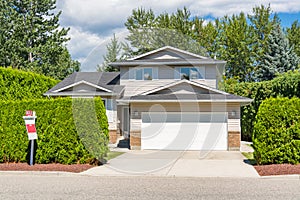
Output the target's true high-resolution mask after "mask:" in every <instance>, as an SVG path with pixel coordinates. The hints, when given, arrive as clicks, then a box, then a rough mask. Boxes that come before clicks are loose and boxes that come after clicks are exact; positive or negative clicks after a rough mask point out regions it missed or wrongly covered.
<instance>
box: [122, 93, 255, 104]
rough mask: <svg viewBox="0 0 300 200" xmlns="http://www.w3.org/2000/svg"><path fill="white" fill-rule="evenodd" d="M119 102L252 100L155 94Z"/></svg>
mask: <svg viewBox="0 0 300 200" xmlns="http://www.w3.org/2000/svg"><path fill="white" fill-rule="evenodd" d="M119 101H120V102H131V103H132V102H210V103H211V102H214V103H218V102H219V103H229V102H232V103H234V102H236V103H244V104H248V103H251V102H252V101H253V100H252V99H249V98H246V97H241V96H236V95H233V94H155V95H137V96H132V97H127V98H123V99H120V100H119Z"/></svg>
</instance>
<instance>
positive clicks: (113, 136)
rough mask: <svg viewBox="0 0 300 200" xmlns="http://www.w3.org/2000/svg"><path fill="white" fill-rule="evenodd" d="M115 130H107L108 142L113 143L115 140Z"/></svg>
mask: <svg viewBox="0 0 300 200" xmlns="http://www.w3.org/2000/svg"><path fill="white" fill-rule="evenodd" d="M117 138H118V135H117V130H109V143H111V144H115V143H116V142H117Z"/></svg>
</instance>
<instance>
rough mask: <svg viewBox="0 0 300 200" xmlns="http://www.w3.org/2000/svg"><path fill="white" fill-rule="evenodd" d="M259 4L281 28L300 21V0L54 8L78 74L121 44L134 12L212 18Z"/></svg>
mask: <svg viewBox="0 0 300 200" xmlns="http://www.w3.org/2000/svg"><path fill="white" fill-rule="evenodd" d="M262 4H263V5H265V6H267V5H268V4H270V6H271V9H272V10H273V11H274V12H276V13H277V14H278V15H279V17H280V19H281V23H282V26H283V27H290V26H291V24H292V23H293V22H294V21H295V20H299V22H300V0H288V1H287V0H242V1H241V0H209V1H208V0H57V9H58V10H61V11H62V14H61V16H60V24H61V26H63V27H70V31H69V37H70V38H71V40H70V41H69V42H68V44H67V47H68V49H69V52H70V53H71V56H72V58H73V59H75V60H78V61H79V62H80V63H81V71H96V68H97V65H98V64H101V63H102V62H103V56H104V55H105V52H106V45H107V44H109V42H110V40H111V38H112V36H113V34H114V33H115V34H116V36H117V38H118V39H119V40H120V41H123V40H124V39H125V37H126V35H127V34H128V32H127V30H126V28H125V26H124V23H125V22H126V19H127V17H129V16H130V15H131V13H132V10H133V9H136V8H140V7H143V8H145V9H150V8H151V9H152V10H153V11H154V13H155V14H160V13H165V12H167V13H173V12H176V10H177V9H182V8H183V7H184V6H185V7H187V8H188V9H189V10H190V11H191V13H192V16H199V17H202V18H204V19H208V18H210V19H211V18H217V17H223V16H225V15H232V14H239V13H240V12H241V11H243V12H244V13H247V14H248V13H249V14H251V12H252V8H253V7H255V6H259V5H262Z"/></svg>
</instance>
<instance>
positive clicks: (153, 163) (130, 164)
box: [82, 150, 259, 178]
mask: <svg viewBox="0 0 300 200" xmlns="http://www.w3.org/2000/svg"><path fill="white" fill-rule="evenodd" d="M245 159H246V158H245V157H244V156H243V155H242V154H241V152H238V151H208V152H204V151H201V152H200V151H150V150H147V151H128V152H126V153H124V154H123V155H121V156H118V157H116V158H114V159H112V160H110V161H109V162H108V163H107V164H105V165H103V166H99V167H94V168H91V169H89V170H87V171H85V172H83V173H82V174H85V175H91V176H134V175H146V176H167V177H252V178H257V177H259V175H258V174H257V172H256V170H255V169H254V167H253V166H251V165H249V164H247V163H246V162H245Z"/></svg>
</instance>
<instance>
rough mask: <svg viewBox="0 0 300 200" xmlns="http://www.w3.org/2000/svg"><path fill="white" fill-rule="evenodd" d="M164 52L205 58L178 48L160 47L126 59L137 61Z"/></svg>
mask: <svg viewBox="0 0 300 200" xmlns="http://www.w3.org/2000/svg"><path fill="white" fill-rule="evenodd" d="M164 50H169V51H174V52H178V53H182V54H186V55H190V56H193V57H195V58H200V59H206V58H207V57H204V56H200V55H197V54H194V53H191V52H188V51H184V50H181V49H178V48H175V47H171V46H164V47H161V48H159V49H156V50H153V51H149V52H147V53H144V54H142V55H139V56H136V57H134V58H131V59H128V60H137V59H140V58H144V57H146V56H149V55H151V54H155V53H157V52H160V51H164Z"/></svg>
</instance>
